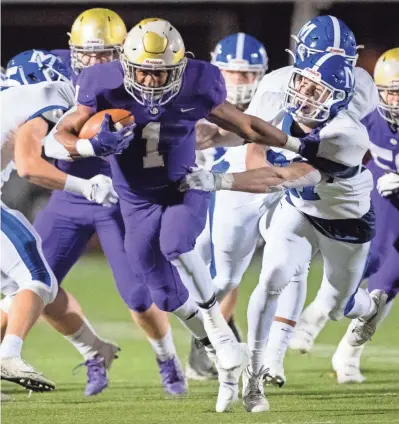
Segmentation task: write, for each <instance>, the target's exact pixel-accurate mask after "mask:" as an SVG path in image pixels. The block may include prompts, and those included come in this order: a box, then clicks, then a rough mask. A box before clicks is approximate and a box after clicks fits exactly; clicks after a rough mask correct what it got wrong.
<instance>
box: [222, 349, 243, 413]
mask: <svg viewBox="0 0 399 424" xmlns="http://www.w3.org/2000/svg"><path fill="white" fill-rule="evenodd" d="M239 346H240V348H241V350H242V352H243V355H244V358H245V359H244V361H243V362H242V363H241V365H240V366H239V367H236V368H234V369H230V370H225V369H223V368H222V367H221V366H220V365H219V361H218V360H217V359H216V361H215V364H216V369H217V370H218V374H219V376H218V380H219V393H218V398H217V401H216V412H228V411H231V408H232V406H233V404H234V403H235V402H236V401H237V400H238V383H239V381H240V377H241V374H242V372H243V370H244V369H245V368H246V367H247V365H248V363H249V356H250V353H249V349H248V347H247V345H246V344H245V343H239Z"/></svg>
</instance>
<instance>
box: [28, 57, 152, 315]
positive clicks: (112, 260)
mask: <svg viewBox="0 0 399 424" xmlns="http://www.w3.org/2000/svg"><path fill="white" fill-rule="evenodd" d="M53 53H54V54H57V55H58V56H60V57H61V58H62V59H63V61H64V63H65V64H67V65H68V68H69V69H70V72H69V75H70V78H71V79H72V81H73V82H76V79H77V74H76V73H75V72H74V71H73V70H72V68H71V54H70V51H69V50H53ZM55 165H56V166H57V167H58V168H59V169H60V170H61V171H64V172H66V173H68V174H69V175H74V176H77V177H80V178H85V179H90V178H92V177H94V176H95V175H98V174H103V175H107V176H111V167H110V165H109V163H108V162H107V161H106V160H104V159H102V158H87V159H83V160H80V161H76V162H66V161H60V160H56V161H55ZM34 226H35V228H36V230H37V231H38V233H39V235H40V237H41V238H42V241H43V245H42V247H43V253H44V256H45V257H46V259H47V261H48V263H49V265H50V267H51V269H52V271H53V272H54V274H55V276H56V277H57V280H58V282H59V283H61V282H62V280H63V279H64V278H65V276H66V275H67V274H68V272H69V271H70V269H71V268H72V267H73V265H74V264H75V263H76V262H77V260H78V259H79V258H80V256H81V255H82V254H83V252H84V251H85V249H86V246H87V243H88V242H89V240H90V238H91V237H92V236H93V235H94V233H97V235H98V238H99V240H100V243H101V246H102V248H103V251H104V253H105V256H106V258H107V261H108V263H109V265H110V267H111V269H112V273H113V276H114V279H115V282H116V286H117V288H118V291H119V294H120V296H121V297H122V299H123V300H124V302H125V303H126V304H127V305H128V307H129V308H130V309H132V310H134V311H136V312H145V311H146V310H147V309H148V308H149V307H150V306H151V304H152V299H151V295H150V292H149V290H148V288H147V286H146V285H145V284H144V283H143V282H142V281H141V280H140V278H139V277H138V276H137V274H136V273H135V272H134V270H132V268H131V266H130V263H129V261H128V259H127V256H126V252H125V248H124V236H125V228H124V224H123V219H122V215H121V211H120V208H119V205H115V206H112V207H110V208H105V207H103V206H101V205H98V204H95V203H93V202H90V201H88V200H87V199H85V198H84V197H82V196H79V195H75V194H73V193H67V192H65V191H60V190H54V191H53V192H52V195H51V198H50V201H49V203H48V204H47V206H46V207H45V208H44V209H43V210H42V211H41V212H40V213H39V214H38V215H37V217H36V220H35V223H34Z"/></svg>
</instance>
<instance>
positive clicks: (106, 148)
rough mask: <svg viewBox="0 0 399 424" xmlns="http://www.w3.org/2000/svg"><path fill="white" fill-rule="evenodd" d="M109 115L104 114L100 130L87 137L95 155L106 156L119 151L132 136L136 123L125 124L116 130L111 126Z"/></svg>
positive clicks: (126, 144)
mask: <svg viewBox="0 0 399 424" xmlns="http://www.w3.org/2000/svg"><path fill="white" fill-rule="evenodd" d="M111 125H112V121H111V115H109V114H105V116H104V120H103V122H102V123H101V128H100V131H99V132H98V133H97V134H96V135H95V136H94V137H91V138H89V142H90V144H91V145H92V147H93V150H94V153H95V155H96V156H108V155H113V154H118V153H121V152H122V151H123V150H125V149H126V148H127V147H128V146H129V143H130V142H131V141H132V140H133V138H134V128H135V127H136V124H131V125H127V126H126V127H123V128H122V129H120V130H118V131H113V130H112V128H111Z"/></svg>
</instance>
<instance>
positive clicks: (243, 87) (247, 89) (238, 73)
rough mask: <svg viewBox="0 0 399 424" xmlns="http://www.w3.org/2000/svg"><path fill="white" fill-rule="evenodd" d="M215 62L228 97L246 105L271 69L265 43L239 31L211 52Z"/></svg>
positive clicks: (223, 40)
mask: <svg viewBox="0 0 399 424" xmlns="http://www.w3.org/2000/svg"><path fill="white" fill-rule="evenodd" d="M211 56H212V61H211V63H212V64H213V65H216V66H217V67H218V68H219V69H220V70H221V71H222V73H223V76H224V78H225V81H226V89H227V100H228V101H229V102H230V103H233V104H234V105H237V106H244V105H247V104H248V103H249V102H250V101H251V100H252V97H253V96H254V94H255V91H256V89H257V87H258V84H259V82H260V80H261V79H262V78H263V76H264V74H265V73H266V71H267V69H268V57H267V53H266V49H265V46H264V45H263V44H262V43H261V42H259V41H258V40H257V39H256V38H254V37H252V36H250V35H248V34H245V33H243V32H239V33H237V34H231V35H228V36H227V37H225V38H223V39H222V40H221V41H219V43H218V44H217V45H216V47H215V50H214V51H213V52H212V53H211Z"/></svg>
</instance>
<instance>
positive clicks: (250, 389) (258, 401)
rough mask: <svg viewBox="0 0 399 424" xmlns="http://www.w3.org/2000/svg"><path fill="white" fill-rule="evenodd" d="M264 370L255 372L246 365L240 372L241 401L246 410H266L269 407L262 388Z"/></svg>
mask: <svg viewBox="0 0 399 424" xmlns="http://www.w3.org/2000/svg"><path fill="white" fill-rule="evenodd" d="M266 371H267V370H265V369H264V368H263V367H262V368H261V370H260V371H259V372H258V373H257V374H255V373H253V372H251V371H250V370H249V367H247V368H246V369H245V370H244V372H243V374H242V403H243V404H244V408H245V409H246V410H247V411H248V412H254V413H256V412H267V411H268V410H269V408H270V406H269V402H268V400H267V399H266V396H265V393H264V389H263V379H264V375H265V372H266Z"/></svg>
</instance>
